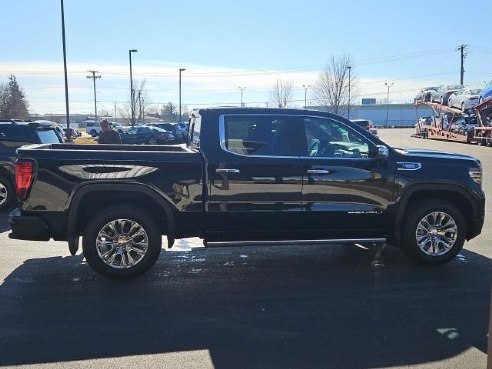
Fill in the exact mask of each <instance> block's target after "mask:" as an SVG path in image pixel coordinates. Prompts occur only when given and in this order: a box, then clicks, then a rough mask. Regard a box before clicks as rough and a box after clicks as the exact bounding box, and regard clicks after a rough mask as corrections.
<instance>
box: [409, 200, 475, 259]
mask: <svg viewBox="0 0 492 369" xmlns="http://www.w3.org/2000/svg"><path fill="white" fill-rule="evenodd" d="M465 235H466V222H465V219H464V217H463V214H462V213H461V211H460V210H459V209H458V208H456V207H455V206H454V205H452V204H450V203H449V202H447V201H444V200H442V201H440V200H434V201H427V202H426V203H422V204H421V205H417V206H415V207H414V208H412V209H410V212H409V214H408V216H407V217H406V219H405V226H404V230H403V244H402V250H403V251H404V252H405V253H406V254H407V255H408V256H410V257H411V258H412V259H414V260H415V261H416V262H417V263H419V264H424V265H431V266H435V265H441V264H444V263H447V262H448V261H450V260H452V259H453V258H454V257H455V256H456V255H457V254H458V253H459V252H460V251H461V250H462V248H463V245H464V243H465Z"/></svg>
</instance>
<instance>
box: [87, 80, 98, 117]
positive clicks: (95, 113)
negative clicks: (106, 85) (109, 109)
mask: <svg viewBox="0 0 492 369" xmlns="http://www.w3.org/2000/svg"><path fill="white" fill-rule="evenodd" d="M89 73H92V76H87V77H86V78H89V79H92V82H93V83H94V121H95V122H96V123H97V98H96V79H98V78H101V76H96V73H99V72H97V71H95V70H90V71H89Z"/></svg>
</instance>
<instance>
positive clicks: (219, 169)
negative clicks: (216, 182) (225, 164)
mask: <svg viewBox="0 0 492 369" xmlns="http://www.w3.org/2000/svg"><path fill="white" fill-rule="evenodd" d="M215 173H234V174H238V173H241V171H240V170H239V169H230V168H217V169H215Z"/></svg>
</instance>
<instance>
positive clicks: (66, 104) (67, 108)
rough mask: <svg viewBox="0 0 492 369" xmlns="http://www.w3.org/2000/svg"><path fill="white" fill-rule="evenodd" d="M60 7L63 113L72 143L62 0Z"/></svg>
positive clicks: (68, 136) (68, 138) (69, 140)
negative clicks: (63, 83) (63, 92)
mask: <svg viewBox="0 0 492 369" xmlns="http://www.w3.org/2000/svg"><path fill="white" fill-rule="evenodd" d="M60 5H61V21H62V44H63V71H64V75H65V113H66V119H67V140H68V142H72V134H71V130H70V111H69V102H68V77H67V48H66V44H65V11H64V7H63V0H60Z"/></svg>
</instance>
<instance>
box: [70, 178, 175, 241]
mask: <svg viewBox="0 0 492 369" xmlns="http://www.w3.org/2000/svg"><path fill="white" fill-rule="evenodd" d="M118 203H128V205H129V206H132V207H136V208H139V209H141V210H142V211H144V212H147V213H149V214H150V215H152V216H153V217H157V218H159V219H161V220H162V222H164V224H165V231H166V232H165V234H166V236H167V240H168V247H169V248H170V247H172V245H173V244H174V241H175V226H174V212H173V209H172V207H171V205H170V203H169V202H168V201H167V200H166V199H165V198H164V197H163V196H161V195H160V194H159V193H158V192H156V191H155V190H154V189H152V188H149V187H148V186H145V185H141V184H116V183H100V184H88V185H86V186H83V187H81V188H80V189H79V190H78V191H77V192H76V193H75V194H74V195H73V196H72V198H71V201H70V207H69V209H70V210H69V214H68V223H67V235H68V237H69V238H70V237H77V236H79V235H81V234H82V233H83V231H84V228H85V226H86V224H87V222H88V220H89V217H90V214H91V213H92V214H93V213H94V212H96V211H98V210H99V209H102V208H105V207H108V206H112V205H115V204H118Z"/></svg>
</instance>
